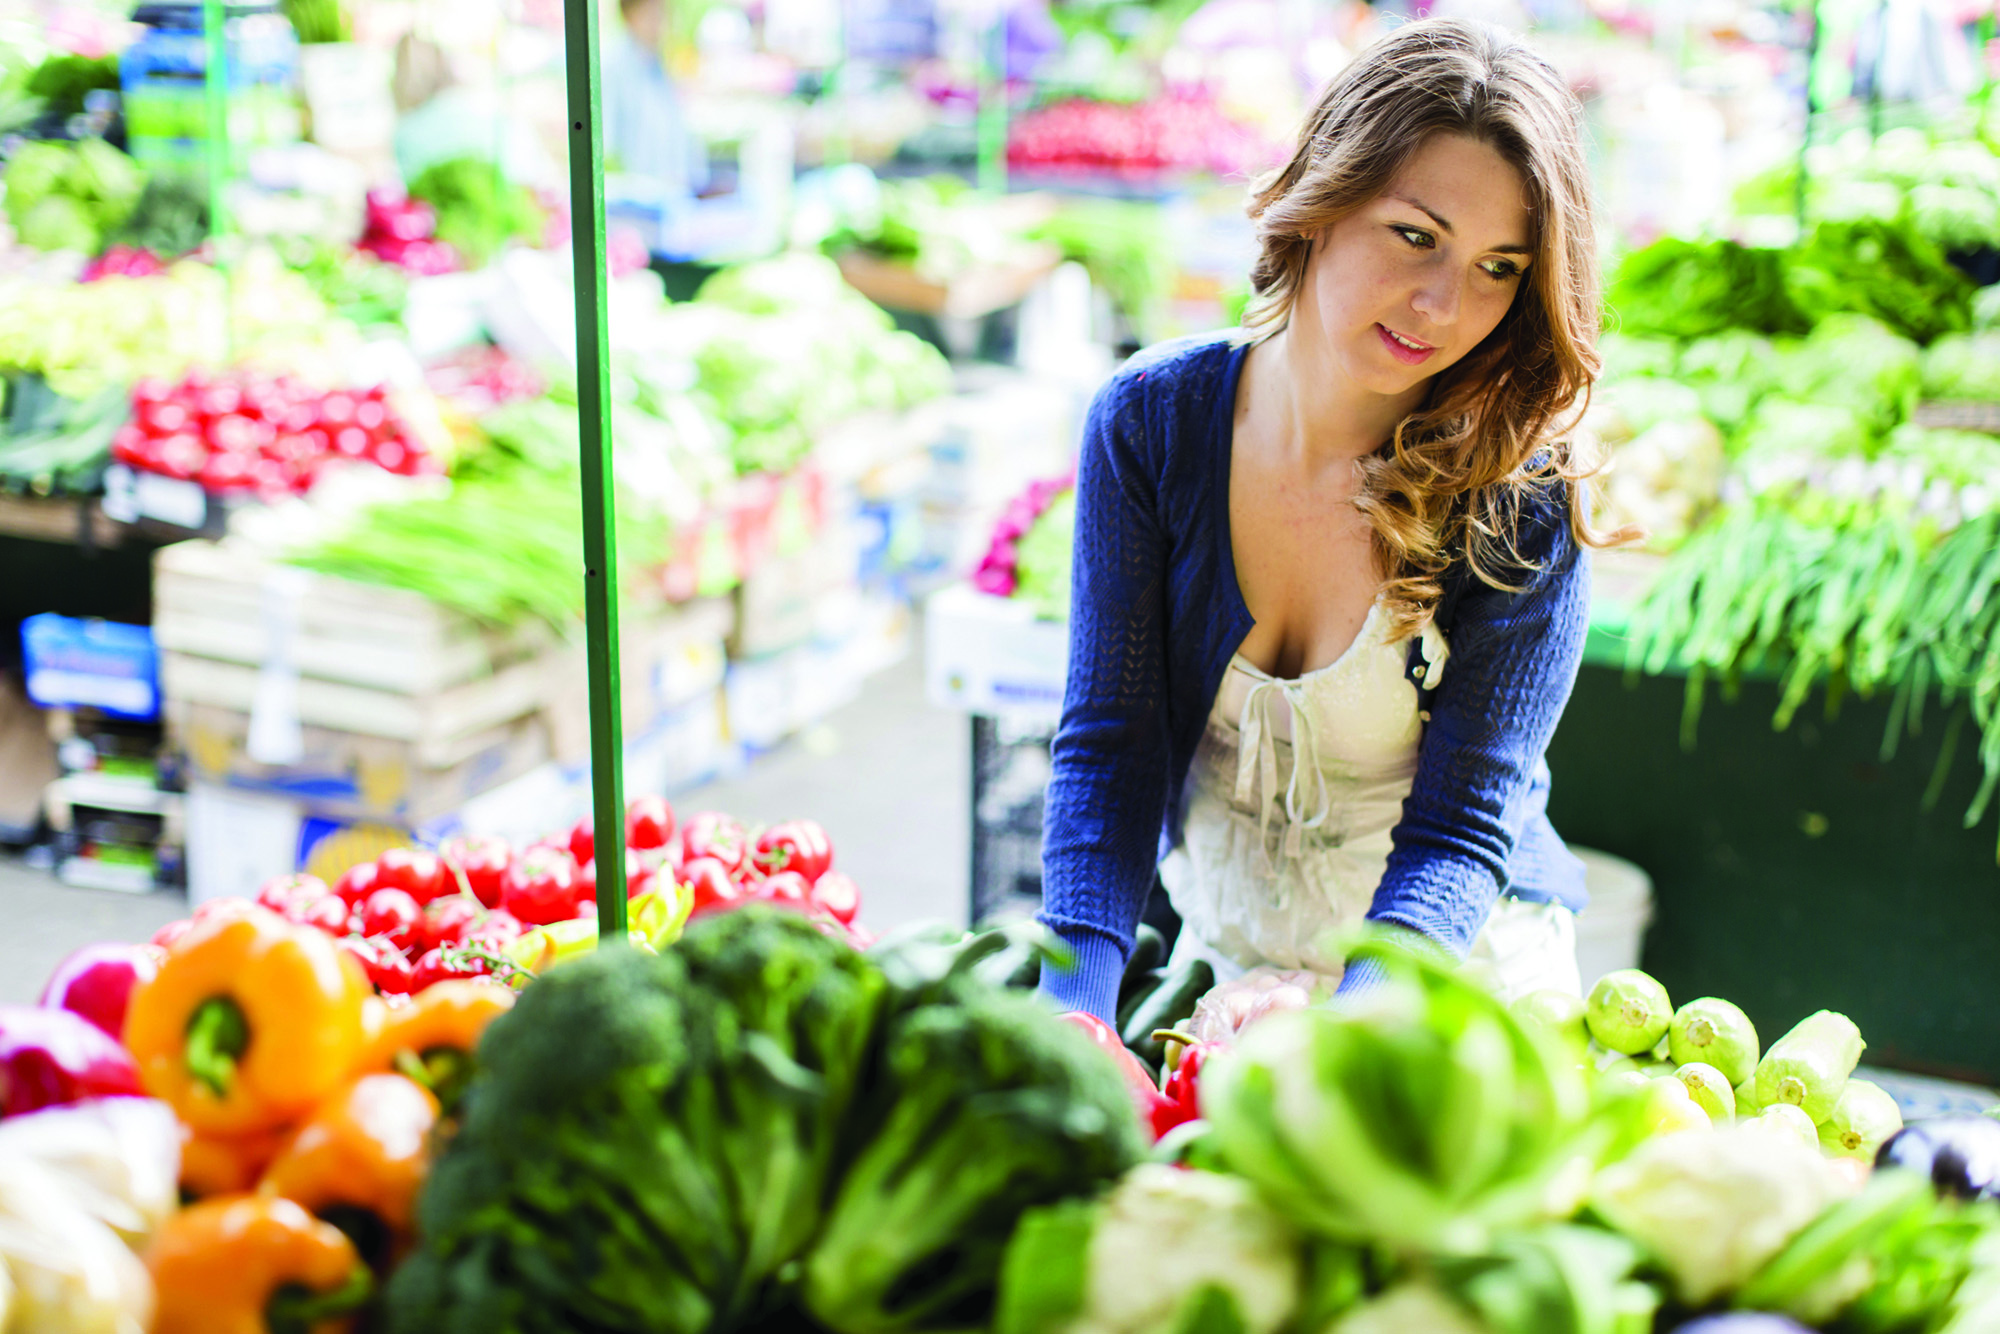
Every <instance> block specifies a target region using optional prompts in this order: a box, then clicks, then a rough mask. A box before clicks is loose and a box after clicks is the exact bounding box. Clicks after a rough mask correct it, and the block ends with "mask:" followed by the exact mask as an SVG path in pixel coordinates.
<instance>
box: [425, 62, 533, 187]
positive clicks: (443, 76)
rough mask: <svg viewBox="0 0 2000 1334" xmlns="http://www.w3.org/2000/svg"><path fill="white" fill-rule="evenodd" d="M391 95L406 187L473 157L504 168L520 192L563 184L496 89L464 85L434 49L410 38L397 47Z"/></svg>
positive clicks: (528, 128) (530, 131) (529, 128)
mask: <svg viewBox="0 0 2000 1334" xmlns="http://www.w3.org/2000/svg"><path fill="white" fill-rule="evenodd" d="M392 92H393V95H394V98H395V102H396V112H397V115H396V131H395V139H394V148H395V153H396V169H397V170H398V171H399V172H400V173H401V174H402V177H403V179H404V180H405V181H413V180H415V179H416V178H417V177H418V176H421V175H422V174H423V173H424V171H425V170H426V169H427V168H430V167H435V166H437V165H438V164H439V163H442V162H450V161H452V160H454V159H456V158H468V157H469V158H479V159H481V160H483V161H487V162H493V161H497V162H499V164H500V170H501V172H502V173H503V174H504V175H505V176H506V177H507V179H508V180H510V181H513V182H514V183H515V184H517V185H528V186H554V185H559V184H560V183H561V180H562V173H561V172H560V170H559V169H558V168H557V166H556V164H555V161H554V160H553V159H552V158H551V157H550V156H549V154H548V153H547V152H546V151H545V150H544V149H543V147H542V144H541V142H540V141H539V140H538V139H537V138H536V135H535V131H534V128H533V127H532V126H531V125H529V124H528V123H527V122H526V121H524V120H522V119H521V118H520V117H518V116H515V115H513V114H511V113H510V112H509V111H508V110H507V109H506V107H505V105H504V102H503V99H502V98H501V97H500V96H499V95H498V94H497V93H496V92H494V91H493V90H491V89H485V88H472V87H468V86H466V85H465V84H463V83H460V82H459V81H458V79H457V78H456V77H455V76H454V75H453V73H452V70H451V62H450V58H449V57H448V56H447V55H446V54H445V53H444V51H443V50H442V49H441V48H440V47H439V46H438V45H437V44H436V43H435V42H432V41H429V40H427V39H425V38H422V37H418V36H417V35H416V34H414V33H405V34H404V35H403V37H402V39H401V40H400V41H398V42H397V43H396V63H395V74H394V80H393V85H392Z"/></svg>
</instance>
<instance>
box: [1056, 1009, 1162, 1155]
mask: <svg viewBox="0 0 2000 1334" xmlns="http://www.w3.org/2000/svg"><path fill="white" fill-rule="evenodd" d="M1057 1017H1058V1018H1060V1019H1062V1020H1063V1021H1064V1022H1065V1023H1069V1024H1074V1025H1075V1026H1076V1027H1077V1028H1078V1029H1080V1030H1081V1031H1082V1032H1083V1034H1084V1036H1086V1037H1088V1038H1089V1039H1090V1040H1091V1041H1092V1042H1093V1043H1095V1044H1096V1045H1097V1047H1098V1048H1099V1049H1100V1050H1102V1051H1103V1052H1104V1054H1105V1055H1107V1056H1109V1057H1111V1059H1112V1060H1114V1061H1116V1062H1117V1063H1118V1073H1119V1074H1120V1075H1122V1076H1124V1078H1125V1087H1126V1088H1127V1089H1129V1090H1130V1091H1131V1093H1132V1108H1133V1110H1134V1111H1136V1112H1137V1113H1138V1115H1139V1122H1140V1124H1141V1125H1143V1126H1145V1127H1146V1129H1147V1131H1148V1132H1149V1133H1151V1134H1153V1135H1154V1136H1155V1137H1156V1138H1157V1137H1158V1134H1159V1132H1158V1131H1157V1130H1154V1128H1153V1127H1154V1126H1155V1124H1156V1123H1157V1122H1158V1120H1159V1119H1160V1117H1161V1115H1162V1109H1163V1107H1167V1106H1171V1105H1172V1104H1171V1103H1169V1102H1168V1100H1167V1096H1166V1095H1165V1094H1164V1093H1162V1092H1160V1086H1159V1085H1158V1084H1155V1083H1154V1082H1153V1077H1152V1076H1151V1075H1149V1074H1147V1073H1146V1067H1145V1066H1144V1065H1143V1064H1141V1063H1140V1061H1139V1058H1138V1057H1137V1056H1134V1055H1133V1054H1132V1053H1131V1051H1130V1050H1129V1049H1128V1048H1127V1047H1126V1046H1125V1044H1124V1043H1123V1042H1121V1041H1119V1038H1118V1034H1117V1033H1116V1032H1115V1031H1114V1030H1113V1029H1112V1027H1111V1025H1109V1024H1107V1023H1105V1022H1104V1021H1103V1020H1102V1019H1099V1018H1098V1017H1097V1016H1096V1015H1094V1014H1090V1013H1088V1012H1086V1011H1083V1010H1070V1011H1068V1012H1067V1013H1064V1014H1062V1015H1059V1016H1057Z"/></svg>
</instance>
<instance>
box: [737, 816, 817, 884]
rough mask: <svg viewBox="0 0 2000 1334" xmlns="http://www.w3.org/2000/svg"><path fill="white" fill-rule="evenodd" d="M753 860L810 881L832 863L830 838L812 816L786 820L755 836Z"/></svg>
mask: <svg viewBox="0 0 2000 1334" xmlns="http://www.w3.org/2000/svg"><path fill="white" fill-rule="evenodd" d="M756 862H757V865H758V866H759V867H760V868H761V869H763V870H765V871H797V872H798V873H799V874H800V875H802V876H804V877H805V878H806V881H807V883H809V884H810V883H811V882H813V881H815V880H818V879H819V878H820V877H821V876H823V875H825V874H826V872H827V869H828V868H829V867H831V866H832V865H833V840H832V839H830V838H828V837H827V836H826V830H824V829H822V828H821V827H820V825H819V822H818V821H816V820H787V821H785V823H783V824H775V825H772V826H771V827H770V828H769V829H766V830H765V831H764V832H763V833H761V834H759V835H758V836H757V853H756Z"/></svg>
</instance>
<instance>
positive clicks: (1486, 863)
mask: <svg viewBox="0 0 2000 1334" xmlns="http://www.w3.org/2000/svg"><path fill="white" fill-rule="evenodd" d="M1520 548H1521V554H1522V555H1523V556H1524V557H1526V558H1528V559H1529V560H1530V561H1533V562H1535V563H1536V564H1537V565H1538V566H1539V568H1538V569H1536V570H1534V571H1532V572H1531V573H1530V574H1529V575H1528V576H1527V579H1526V582H1525V583H1524V586H1523V587H1522V589H1521V591H1519V592H1517V593H1506V592H1502V591H1500V590H1498V589H1495V588H1491V587H1488V586H1486V585H1484V584H1480V585H1476V586H1475V587H1473V588H1471V589H1468V590H1467V592H1466V594H1465V597H1464V599H1463V601H1461V602H1460V604H1459V608H1458V616H1457V624H1456V625H1455V626H1454V627H1453V631H1452V635H1451V640H1450V648H1451V654H1450V657H1449V658H1448V659H1447V660H1446V662H1445V667H1444V677H1443V680H1442V681H1440V682H1439V684H1438V689H1437V692H1436V694H1435V695H1434V696H1433V697H1432V700H1431V713H1430V719H1429V722H1428V723H1427V724H1426V726H1425V728H1424V735H1423V741H1422V743H1421V745H1420V747H1419V749H1418V753H1417V774H1416V779H1415V782H1414V783H1413V784H1412V786H1411V789H1410V795H1409V798H1408V799H1407V800H1406V801H1405V802H1404V803H1403V818H1402V820H1401V821H1399V822H1398V823H1397V825H1396V828H1395V830H1394V831H1393V833H1392V835H1391V839H1392V841H1393V843H1394V845H1395V846H1394V851H1392V852H1391V853H1390V856H1389V864H1388V868H1387V870H1386V871H1385V872H1384V874H1383V876H1382V883H1381V884H1380V885H1379V886H1378V887H1377V888H1376V891H1375V901H1374V903H1373V905H1372V906H1371V907H1370V908H1369V911H1368V916H1369V918H1370V919H1371V920H1374V921H1381V922H1391V923H1394V924H1396V925H1398V926H1405V927H1409V928H1410V929H1412V930H1415V931H1418V932H1421V933H1422V934H1423V935H1424V936H1426V937H1428V938H1429V939H1430V940H1432V941H1434V942H1436V943H1437V944H1439V945H1441V946H1443V947H1445V948H1446V949H1449V950H1450V951H1451V952H1452V953H1453V954H1455V955H1457V956H1459V957H1461V958H1462V957H1464V955H1465V954H1466V952H1467V951H1469V950H1470V949H1471V948H1472V942H1473V938H1474V937H1476V936H1477V935H1478V934H1479V930H1480V928H1481V927H1482V926H1483V925H1485V922H1486V916H1487V914H1488V913H1489V912H1490V911H1491V910H1492V908H1493V903H1494V901H1495V900H1496V899H1497V898H1498V897H1499V896H1500V894H1501V893H1502V891H1504V890H1505V889H1506V887H1507V864H1508V860H1509V858H1510V857H1511V856H1512V854H1513V851H1514V847H1515V844H1516V843H1517V842H1518V841H1519V839H1520V836H1521V830H1522V828H1523V827H1524V826H1525V825H1526V823H1527V821H1528V819H1529V817H1530V816H1531V815H1532V813H1533V812H1532V810H1531V809H1530V806H1531V805H1532V798H1533V795H1534V791H1533V779H1534V774H1535V770H1536V768H1537V766H1539V765H1540V764H1541V762H1542V756H1543V754H1544V752H1545V751H1547V749H1548V745H1549V738H1550V737H1552V736H1553V735H1554V734H1555V730H1556V723H1557V721H1558V720H1559V719H1560V718H1561V717H1562V711H1563V706H1564V705H1565V704H1566V703H1568V701H1569V694H1570V688H1571V687H1572V686H1574V685H1575V684H1576V672H1577V667H1578V665H1579V664H1580V663H1581V662H1582V660H1583V641H1584V637H1585V634H1586V633H1587V632H1588V630H1589V622H1590V562H1589V560H1588V559H1587V557H1586V555H1585V553H1584V552H1583V550H1582V549H1581V548H1580V547H1579V546H1578V545H1577V543H1576V540H1575V538H1574V537H1573V536H1572V535H1571V533H1570V530H1569V520H1568V513H1567V503H1566V497H1564V496H1563V495H1562V494H1561V493H1560V492H1556V493H1554V494H1552V495H1549V496H1545V497H1542V498H1541V503H1540V504H1538V505H1536V506H1535V507H1534V508H1533V509H1532V510H1529V511H1528V512H1526V513H1524V514H1523V516H1522V531H1521V534H1520ZM1358 980H1359V979H1357V981H1358Z"/></svg>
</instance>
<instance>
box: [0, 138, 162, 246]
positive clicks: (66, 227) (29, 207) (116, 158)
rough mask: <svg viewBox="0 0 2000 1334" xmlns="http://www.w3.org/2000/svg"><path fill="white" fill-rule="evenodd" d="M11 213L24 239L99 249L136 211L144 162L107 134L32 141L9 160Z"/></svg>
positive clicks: (7, 182) (36, 243) (39, 243)
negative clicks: (69, 141) (71, 140)
mask: <svg viewBox="0 0 2000 1334" xmlns="http://www.w3.org/2000/svg"><path fill="white" fill-rule="evenodd" d="M4 182H5V185H6V198H7V217H8V220H9V221H10V222H12V223H13V225H14V232H15V235H17V236H19V237H20V238H21V241H22V243H23V244H26V245H31V246H34V247H35V248H36V249H38V250H79V251H82V252H83V253H84V254H86V255H94V254H96V253H97V252H98V251H99V250H101V249H102V248H103V247H104V243H105V241H106V239H107V238H108V237H109V236H110V235H111V234H112V233H113V232H114V231H115V230H116V229H117V228H118V227H119V226H120V225H121V224H123V223H124V221H125V220H126V219H127V218H128V217H130V216H131V214H132V210H133V207H134V206H135V205H136V204H137V203H138V202H139V192H140V191H141V190H142V189H143V188H144V186H145V176H144V174H143V173H141V171H140V169H139V167H138V164H136V163H134V162H133V161H132V159H131V158H129V157H127V156H125V154H123V153H121V152H119V151H118V150H117V149H115V148H113V147H112V146H111V145H109V144H107V143H105V142H104V141H103V140H102V139H84V140H81V141H79V142H77V143H75V144H62V143H52V142H43V141H30V142H28V143H25V144H23V145H21V147H20V148H19V149H18V150H17V151H16V152H15V153H14V154H13V156H12V157H10V158H9V159H8V161H7V171H6V175H5V178H4Z"/></svg>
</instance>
